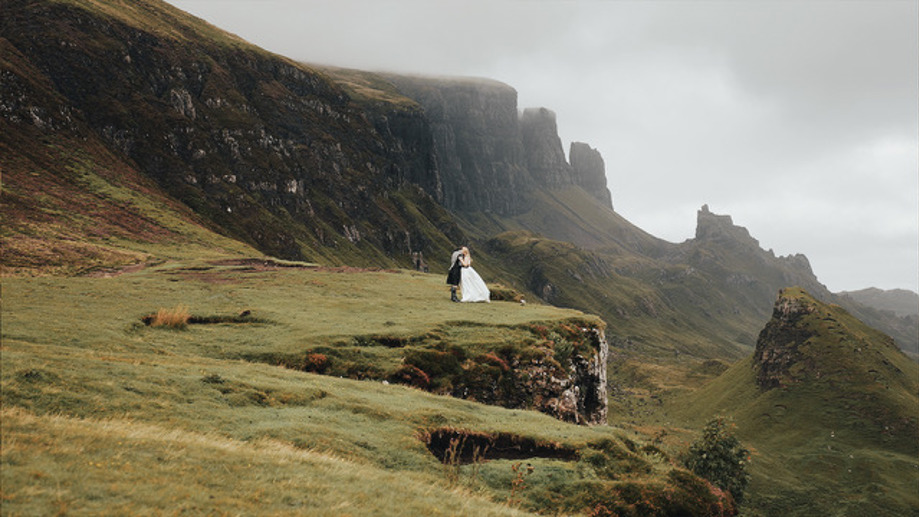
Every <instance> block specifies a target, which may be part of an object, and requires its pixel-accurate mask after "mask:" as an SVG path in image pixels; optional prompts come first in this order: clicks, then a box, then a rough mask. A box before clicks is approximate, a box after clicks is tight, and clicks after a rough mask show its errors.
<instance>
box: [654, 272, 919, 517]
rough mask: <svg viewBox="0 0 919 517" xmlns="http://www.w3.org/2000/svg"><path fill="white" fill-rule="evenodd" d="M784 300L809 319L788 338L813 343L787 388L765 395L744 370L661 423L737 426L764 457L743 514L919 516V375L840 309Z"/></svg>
mask: <svg viewBox="0 0 919 517" xmlns="http://www.w3.org/2000/svg"><path fill="white" fill-rule="evenodd" d="M782 300H791V301H792V302H793V303H799V304H801V306H802V307H805V308H806V309H805V310H806V311H808V312H806V314H804V315H803V316H801V317H800V319H797V320H795V322H794V324H793V326H790V327H789V328H783V329H782V330H783V331H784V332H785V333H786V334H787V335H789V336H793V335H799V336H800V335H803V336H806V337H807V338H806V340H805V341H804V342H803V343H802V344H800V346H799V347H798V350H799V354H800V355H799V356H798V360H797V362H795V363H793V364H792V365H791V366H790V367H789V368H788V371H787V375H786V376H785V377H784V386H783V387H781V388H774V389H769V390H765V389H762V388H760V387H759V385H758V383H757V379H756V371H757V368H758V366H757V364H756V363H755V362H754V361H753V360H752V359H747V360H743V361H740V362H738V363H737V364H735V365H733V366H732V367H731V368H730V369H729V370H727V371H726V372H725V373H724V374H723V375H721V376H719V377H718V378H717V379H715V380H714V381H712V382H710V383H709V384H707V385H705V386H703V387H702V388H700V389H699V390H698V391H696V392H694V393H690V394H686V395H684V396H681V397H677V398H675V399H673V400H672V401H670V402H669V403H668V404H667V405H666V407H665V409H664V413H665V415H666V416H665V417H664V418H665V419H666V420H668V421H680V422H684V423H686V424H688V425H699V424H700V423H702V422H704V421H705V419H707V418H710V417H711V416H713V415H717V414H720V415H727V416H730V417H732V418H733V419H734V421H735V422H736V423H737V433H738V435H739V436H740V437H741V439H742V440H744V441H745V442H746V443H748V444H751V445H753V446H754V448H755V449H756V450H757V454H756V455H755V458H754V462H753V482H752V484H751V486H750V489H749V492H750V493H751V494H752V497H751V499H750V500H749V502H748V503H747V504H746V507H747V508H748V509H749V511H750V512H751V514H753V515H758V514H763V515H772V514H774V513H773V512H782V513H789V514H792V515H812V514H814V513H820V512H825V511H826V509H828V508H833V509H835V510H834V511H838V512H840V514H842V515H869V514H879V515H906V514H908V512H909V509H915V508H917V507H919V493H917V492H916V485H915V480H916V470H917V469H919V464H917V461H916V458H917V456H919V446H917V443H919V431H917V429H919V422H917V420H919V419H917V416H916V408H917V407H919V398H917V393H919V365H917V364H916V363H915V362H914V361H911V360H910V359H909V358H907V357H906V356H905V355H904V354H903V353H902V352H901V351H900V350H898V349H897V347H896V346H895V345H894V344H893V342H892V340H891V339H890V338H889V337H887V336H885V335H883V334H881V333H880V332H877V331H876V330H874V329H871V328H869V327H867V326H865V325H864V324H862V323H861V322H859V321H858V320H857V319H855V318H854V317H852V316H851V315H850V314H849V313H848V312H846V311H845V310H843V309H842V308H840V307H838V306H833V305H826V304H822V303H820V302H818V301H816V300H814V299H813V298H812V297H811V296H809V295H808V294H807V293H805V292H804V291H803V290H800V289H787V290H785V291H784V293H783V296H782V298H781V299H780V302H782ZM773 321H775V320H773ZM770 324H772V323H770ZM801 332H803V334H800V333H801ZM764 334H765V332H764ZM760 339H761V340H762V339H763V336H762V335H761V337H760ZM758 346H760V345H758ZM787 346H791V345H790V344H789V345H787Z"/></svg>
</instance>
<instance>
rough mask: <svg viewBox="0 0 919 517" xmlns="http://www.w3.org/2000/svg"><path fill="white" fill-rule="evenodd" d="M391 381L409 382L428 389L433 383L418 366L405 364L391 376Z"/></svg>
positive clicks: (411, 384) (410, 384)
mask: <svg viewBox="0 0 919 517" xmlns="http://www.w3.org/2000/svg"><path fill="white" fill-rule="evenodd" d="M389 382H395V383H399V384H408V385H409V386H415V387H416V388H421V389H426V388H427V387H428V386H429V385H430V384H431V378H430V377H429V376H428V374H426V373H424V371H422V370H421V369H420V368H418V367H417V366H414V365H411V364H403V365H402V366H400V367H399V369H397V370H396V371H395V372H393V373H392V375H390V376H389Z"/></svg>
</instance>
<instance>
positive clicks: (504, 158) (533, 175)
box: [385, 74, 612, 215]
mask: <svg viewBox="0 0 919 517" xmlns="http://www.w3.org/2000/svg"><path fill="white" fill-rule="evenodd" d="M385 77H386V79H387V80H388V81H390V82H391V83H392V84H394V85H395V86H396V87H397V88H398V89H399V91H400V92H401V93H402V94H404V95H405V96H406V97H408V98H410V99H412V100H414V101H416V102H418V104H419V105H420V106H421V107H422V109H423V110H424V115H425V118H426V120H427V122H428V124H429V125H430V127H431V131H432V133H433V135H434V156H435V159H434V162H435V163H436V167H437V169H438V171H439V172H438V174H439V176H440V177H441V178H442V180H443V196H442V198H440V199H442V201H443V203H444V205H445V206H446V207H447V208H449V209H450V210H454V211H458V212H494V213H497V214H500V215H516V214H520V213H523V212H525V211H527V210H529V209H530V208H531V204H532V198H531V196H530V195H529V193H530V192H532V191H533V190H534V189H539V188H550V189H551V188H557V187H563V186H569V185H578V186H581V187H583V188H584V189H585V190H588V189H589V190H588V192H592V193H595V195H597V196H598V199H601V200H603V201H605V202H606V204H607V205H608V206H609V207H610V208H612V203H611V201H610V197H611V196H610V195H609V191H608V190H607V186H606V171H605V167H604V164H603V159H602V157H601V156H600V153H599V152H598V151H596V150H594V149H591V148H590V147H589V146H587V144H578V146H577V150H576V151H575V152H576V155H577V158H576V159H577V160H578V165H579V168H578V169H575V168H574V166H573V165H572V164H569V163H568V161H567V160H566V159H565V152H564V150H563V148H562V143H561V139H560V138H559V136H558V127H557V124H556V118H555V113H553V112H552V111H550V110H548V109H546V108H527V109H524V110H523V111H522V113H518V107H517V92H516V90H514V89H513V88H511V87H510V86H508V85H505V84H503V83H499V82H497V81H490V80H483V79H465V78H433V77H418V76H404V75H394V74H386V75H385Z"/></svg>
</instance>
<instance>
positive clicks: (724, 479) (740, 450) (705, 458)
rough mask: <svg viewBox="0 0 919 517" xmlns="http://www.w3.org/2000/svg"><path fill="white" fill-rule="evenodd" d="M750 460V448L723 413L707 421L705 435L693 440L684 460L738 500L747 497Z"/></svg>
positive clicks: (740, 500)
mask: <svg viewBox="0 0 919 517" xmlns="http://www.w3.org/2000/svg"><path fill="white" fill-rule="evenodd" d="M749 462H750V451H748V450H747V449H745V448H744V447H742V446H741V444H740V441H739V440H738V439H737V437H736V436H734V433H733V432H732V431H731V429H730V425H729V423H728V422H727V421H726V419H725V418H723V417H718V418H715V419H713V420H711V421H710V422H709V423H708V424H706V425H705V428H704V429H703V430H702V437H701V438H699V439H698V440H696V441H695V442H693V444H692V445H691V446H690V447H689V452H688V453H687V454H686V456H685V459H684V460H683V464H684V465H686V468H688V469H689V470H690V471H692V472H693V473H694V474H696V475H698V476H701V477H703V478H705V479H707V480H709V481H711V482H712V483H713V484H714V485H715V486H717V487H718V488H720V489H722V490H726V491H728V492H730V493H731V495H732V496H733V497H734V500H735V501H736V502H737V503H741V502H742V501H743V496H744V491H745V490H746V489H747V484H748V483H749V482H750V474H749V473H748V472H747V464H748V463H749Z"/></svg>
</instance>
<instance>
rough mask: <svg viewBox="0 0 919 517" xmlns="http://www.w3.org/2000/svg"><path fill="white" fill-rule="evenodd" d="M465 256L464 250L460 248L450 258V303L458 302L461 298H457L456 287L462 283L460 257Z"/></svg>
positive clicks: (448, 275) (448, 277)
mask: <svg viewBox="0 0 919 517" xmlns="http://www.w3.org/2000/svg"><path fill="white" fill-rule="evenodd" d="M462 254H463V248H458V249H457V250H456V251H454V252H453V254H452V255H451V256H450V271H449V272H448V273H447V284H449V285H450V301H451V302H458V301H459V298H457V297H456V286H458V285H459V283H460V278H461V271H462V264H460V256H461V255H462Z"/></svg>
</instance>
